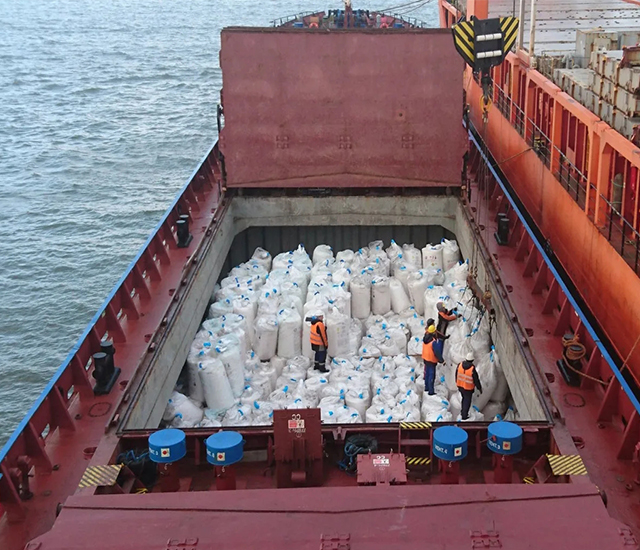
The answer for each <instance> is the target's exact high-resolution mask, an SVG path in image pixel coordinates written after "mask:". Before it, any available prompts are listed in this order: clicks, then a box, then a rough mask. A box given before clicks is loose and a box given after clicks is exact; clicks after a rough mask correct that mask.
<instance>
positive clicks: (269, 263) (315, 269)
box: [165, 239, 509, 427]
mask: <svg viewBox="0 0 640 550" xmlns="http://www.w3.org/2000/svg"><path fill="white" fill-rule="evenodd" d="M468 272H469V266H468V262H462V263H461V262H460V251H459V248H458V246H457V243H456V242H455V241H449V240H446V239H444V240H443V241H442V243H440V244H436V245H427V246H426V247H424V248H423V249H422V250H420V249H417V248H416V247H415V246H414V245H413V244H405V245H402V246H401V245H399V244H398V243H395V242H393V241H392V242H391V245H390V246H389V247H388V248H386V249H385V248H384V243H383V242H382V241H373V242H371V243H369V245H368V246H365V247H363V248H361V249H359V250H358V251H357V252H354V251H352V250H343V251H339V252H337V253H336V254H335V257H334V251H333V250H332V249H331V247H330V246H328V245H319V246H317V247H316V248H315V249H314V251H313V259H312V258H310V257H309V255H308V254H307V252H306V250H305V249H304V247H303V246H302V245H301V246H299V247H298V248H297V249H296V250H292V251H288V252H284V253H282V254H278V255H277V256H275V257H274V258H272V257H271V255H270V254H269V252H267V251H266V250H264V249H261V248H258V249H256V251H255V252H254V254H253V256H252V258H251V259H250V260H249V261H248V262H245V263H244V264H240V265H239V266H237V267H235V268H233V269H232V270H231V271H230V272H229V274H228V275H227V277H225V278H224V279H222V281H221V283H220V286H219V287H217V288H216V290H215V292H214V294H213V300H214V302H213V303H212V304H211V305H210V307H209V311H208V312H209V317H210V318H208V319H207V320H205V321H204V322H203V325H202V330H200V331H199V332H198V333H197V334H196V337H195V339H194V342H193V344H192V346H191V348H190V350H189V355H188V358H187V364H186V369H187V374H188V379H187V380H188V382H187V386H186V387H187V390H188V393H189V396H190V398H191V399H188V402H187V401H185V399H187V398H186V397H185V396H182V397H179V396H175V398H174V399H172V403H171V404H170V406H168V407H167V418H166V419H165V420H166V421H167V422H168V423H172V424H174V425H175V424H180V425H184V426H191V425H194V426H195V425H201V426H203V427H215V426H217V425H220V424H221V425H223V426H229V427H232V426H248V425H267V424H270V423H271V422H272V419H273V411H274V410H277V409H296V408H307V407H316V406H319V407H320V409H321V411H322V419H323V421H324V422H326V423H352V422H353V423H355V422H364V421H366V422H401V421H411V422H413V421H419V420H425V419H426V420H427V421H429V422H448V421H451V420H455V419H456V417H457V415H458V414H459V412H460V411H459V407H460V403H459V393H458V391H457V387H456V385H455V368H456V367H457V363H458V362H460V361H462V360H463V359H464V357H465V356H466V353H467V352H468V351H470V350H472V351H474V353H475V354H476V359H477V361H476V365H477V368H478V373H479V375H480V377H481V381H482V383H483V385H485V388H484V390H485V391H484V392H483V395H482V396H474V400H473V405H474V406H475V407H476V409H477V410H475V409H474V412H473V415H472V416H473V418H476V419H477V418H479V417H481V416H482V414H486V416H487V417H488V418H493V417H497V416H499V415H501V414H503V413H504V414H506V413H505V411H507V412H508V409H507V404H508V402H509V396H508V387H507V385H506V379H505V377H504V373H503V372H502V370H501V369H500V367H499V361H498V359H497V355H496V353H495V350H492V349H491V348H490V346H491V338H490V334H489V326H488V322H487V319H486V318H485V316H483V315H482V313H481V312H480V311H479V310H477V309H476V308H475V306H474V302H473V300H472V298H473V297H472V294H471V291H470V290H469V289H468V288H467V287H466V284H467V275H468ZM438 302H444V304H445V307H447V308H448V309H451V308H453V307H455V306H456V305H457V306H458V310H459V311H460V312H461V317H460V318H459V319H458V320H456V321H454V322H452V323H451V324H450V325H449V332H448V335H449V339H448V340H447V343H446V345H445V359H446V361H447V363H446V364H445V365H439V367H438V370H437V380H436V385H435V391H436V395H435V396H424V397H423V392H424V378H423V364H422V359H421V353H422V339H423V337H424V333H425V329H426V323H425V320H426V319H427V318H434V319H435V318H437V309H436V304H437V303H438ZM313 316H316V317H318V316H322V317H323V319H324V322H325V325H326V330H327V336H328V343H329V345H328V350H327V351H328V357H327V367H328V369H329V372H327V373H319V372H317V371H315V370H314V369H313V366H312V363H313V361H312V359H313V357H314V352H313V350H312V349H311V345H310V330H311V323H310V321H309V320H308V319H310V318H311V317H313ZM176 399H177V400H178V401H179V402H180V403H181V405H182V407H183V408H184V409H185V411H180V412H179V414H180V416H176V414H178V413H176V412H175V409H176V407H175V404H174V402H175V400H176ZM200 404H203V405H205V406H206V407H207V409H206V411H207V414H206V415H204V413H202V408H201V407H199V405H200ZM185 413H186V414H185ZM185 416H187V418H186V419H185ZM199 417H200V418H199Z"/></svg>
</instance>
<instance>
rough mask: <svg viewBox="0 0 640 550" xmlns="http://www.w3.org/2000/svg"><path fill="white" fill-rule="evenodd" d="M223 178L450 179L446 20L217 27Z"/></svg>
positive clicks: (457, 62) (452, 126)
mask: <svg viewBox="0 0 640 550" xmlns="http://www.w3.org/2000/svg"><path fill="white" fill-rule="evenodd" d="M220 65H221V68H222V77H223V106H224V129H223V130H222V133H221V136H220V149H221V151H222V153H223V154H224V157H225V167H226V172H227V185H228V186H229V187H372V186H385V187H400V186H405V187H406V186H438V187H440V186H450V185H456V186H457V185H460V173H461V170H462V155H463V154H464V152H465V147H466V144H465V134H464V131H463V128H462V124H461V120H462V88H463V85H462V75H463V72H462V71H463V66H464V62H463V61H462V59H461V58H460V57H459V56H458V54H457V53H456V50H455V47H454V43H453V39H452V38H451V32H450V31H449V30H448V29H442V30H441V29H406V30H400V29H394V30H393V31H389V32H382V31H380V30H370V29H359V30H356V29H350V30H346V31H340V30H331V31H327V32H308V31H307V30H296V29H249V28H230V29H224V30H223V31H222V44H221V52H220Z"/></svg>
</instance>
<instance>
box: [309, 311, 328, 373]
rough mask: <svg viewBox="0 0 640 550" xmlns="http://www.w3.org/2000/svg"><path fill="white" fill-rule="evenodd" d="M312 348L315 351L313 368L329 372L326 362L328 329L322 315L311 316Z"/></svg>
mask: <svg viewBox="0 0 640 550" xmlns="http://www.w3.org/2000/svg"><path fill="white" fill-rule="evenodd" d="M310 340H311V349H312V350H313V351H314V352H315V357H314V365H313V368H314V369H316V370H319V371H320V372H328V371H327V367H326V366H325V362H326V360H327V346H328V345H329V344H328V340H327V329H326V328H325V326H324V323H323V321H322V316H315V315H314V316H313V317H311V334H310Z"/></svg>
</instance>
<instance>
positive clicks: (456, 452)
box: [453, 447, 462, 456]
mask: <svg viewBox="0 0 640 550" xmlns="http://www.w3.org/2000/svg"><path fill="white" fill-rule="evenodd" d="M453 456H462V447H456V448H455V449H453Z"/></svg>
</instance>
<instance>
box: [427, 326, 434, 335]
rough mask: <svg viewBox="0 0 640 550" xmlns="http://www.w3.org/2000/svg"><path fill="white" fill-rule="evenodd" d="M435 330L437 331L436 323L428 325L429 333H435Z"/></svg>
mask: <svg viewBox="0 0 640 550" xmlns="http://www.w3.org/2000/svg"><path fill="white" fill-rule="evenodd" d="M435 331H436V327H435V326H434V325H429V326H428V327H427V332H428V333H429V334H433V333H434V332H435Z"/></svg>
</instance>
